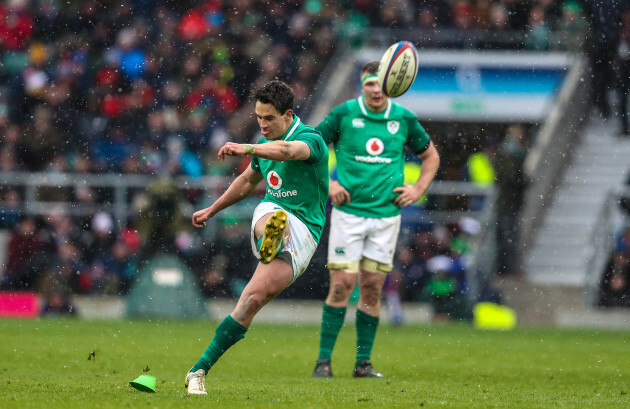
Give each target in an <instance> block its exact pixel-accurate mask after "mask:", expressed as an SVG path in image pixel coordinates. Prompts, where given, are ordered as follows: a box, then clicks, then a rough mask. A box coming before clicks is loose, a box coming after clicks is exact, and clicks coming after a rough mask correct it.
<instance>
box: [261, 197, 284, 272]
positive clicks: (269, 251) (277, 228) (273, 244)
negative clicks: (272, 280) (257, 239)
mask: <svg viewBox="0 0 630 409" xmlns="http://www.w3.org/2000/svg"><path fill="white" fill-rule="evenodd" d="M286 227H287V212H285V211H284V210H283V209H279V210H276V211H275V212H274V213H273V214H272V215H271V217H269V219H268V220H267V223H266V224H265V232H264V234H263V237H262V240H261V243H260V249H259V250H258V260H260V262H261V263H263V264H269V263H271V260H273V259H274V257H276V255H277V254H278V253H279V252H280V250H281V247H282V238H283V237H284V230H285V229H286Z"/></svg>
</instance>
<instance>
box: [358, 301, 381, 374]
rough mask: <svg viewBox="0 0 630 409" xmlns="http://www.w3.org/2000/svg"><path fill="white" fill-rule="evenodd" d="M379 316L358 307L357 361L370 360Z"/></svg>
mask: <svg viewBox="0 0 630 409" xmlns="http://www.w3.org/2000/svg"><path fill="white" fill-rule="evenodd" d="M378 321H379V318H378V317H373V316H371V315H368V314H366V313H364V312H363V311H361V310H359V309H357V362H356V364H355V365H359V362H360V361H363V360H368V361H369V360H370V356H371V355H372V345H374V337H375V336H376V328H377V327H378Z"/></svg>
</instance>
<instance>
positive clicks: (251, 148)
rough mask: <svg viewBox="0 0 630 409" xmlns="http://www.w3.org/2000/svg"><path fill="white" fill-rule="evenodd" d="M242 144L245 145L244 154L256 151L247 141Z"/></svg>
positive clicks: (251, 153)
mask: <svg viewBox="0 0 630 409" xmlns="http://www.w3.org/2000/svg"><path fill="white" fill-rule="evenodd" d="M243 146H244V147H245V155H253V154H254V152H256V148H254V145H250V144H248V143H247V144H245V145H243Z"/></svg>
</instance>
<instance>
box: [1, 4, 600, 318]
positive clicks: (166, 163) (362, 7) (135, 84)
mask: <svg viewBox="0 0 630 409" xmlns="http://www.w3.org/2000/svg"><path fill="white" fill-rule="evenodd" d="M589 3H590V1H589V0H565V1H563V0H555V1H554V0H449V1H443V0H380V1H372V0H342V1H331V0H289V1H279V0H183V1H165V0H156V1H149V0H130V1H126V2H114V1H111V0H100V1H96V0H84V1H78V0H69V1H66V2H61V1H58V0H7V1H5V2H2V4H0V50H1V55H0V58H1V63H0V172H9V171H27V172H47V173H50V172H75V173H115V174H146V175H170V176H174V175H185V176H190V177H199V176H202V175H225V174H232V173H234V172H235V171H238V170H239V168H240V167H242V166H243V164H242V163H240V162H239V161H228V162H227V163H219V162H217V160H216V150H217V148H218V147H219V146H221V145H222V144H223V143H224V142H225V141H227V140H231V141H236V142H249V141H250V140H251V138H252V137H253V136H254V135H255V134H256V133H257V124H256V120H255V118H254V117H253V115H252V113H251V111H252V110H251V106H250V105H249V104H248V101H247V97H248V94H249V90H250V89H251V88H253V87H256V86H258V85H260V84H262V83H264V82H267V81H268V80H271V79H274V78H278V79H281V80H284V81H286V82H287V83H288V84H289V85H291V87H292V88H293V89H294V91H295V93H296V111H297V113H298V115H299V114H300V113H301V112H306V109H307V108H308V107H309V105H310V104H309V98H310V97H311V96H312V95H313V93H314V91H315V86H316V83H317V81H316V79H317V78H318V77H319V76H320V74H321V73H322V71H323V70H324V68H325V67H326V65H327V63H328V61H329V60H330V58H331V57H332V56H333V53H334V52H335V45H336V44H338V40H339V39H340V38H343V39H346V40H349V41H350V42H351V43H352V44H355V45H359V44H361V42H362V41H363V35H364V33H365V30H366V29H367V28H369V27H384V28H425V29H430V30H433V33H434V35H435V37H436V38H437V37H439V36H440V33H441V32H442V30H444V32H446V31H449V32H451V33H452V32H455V33H458V35H457V37H458V38H460V39H462V40H465V39H466V38H468V37H471V36H473V35H474V34H475V33H494V34H496V35H495V37H494V38H495V39H501V38H502V33H507V32H520V33H524V37H523V38H522V42H520V43H513V44H511V46H512V47H516V48H525V49H531V50H549V49H574V48H577V47H581V46H582V45H581V44H580V43H577V42H576V41H575V40H577V39H579V38H581V37H580V36H579V35H578V34H580V35H582V34H585V33H586V31H588V28H589V23H588V20H589V19H591V18H592V17H593V13H592V10H591V8H590V7H591V6H590V4H589ZM462 32H464V33H462ZM423 41H425V42H427V44H428V45H430V43H431V39H430V38H427V39H424V40H423ZM504 45H505V44H504V42H503V40H501V41H499V42H496V41H495V40H493V39H492V37H488V36H486V40H484V42H482V43H475V44H472V45H469V44H460V46H462V47H467V46H474V47H484V48H492V47H497V46H504ZM503 134H504V130H500V131H497V135H498V136H497V138H496V139H495V140H493V141H491V142H492V143H482V144H481V145H480V146H479V147H478V149H477V150H476V152H485V151H486V150H488V151H492V152H489V153H488V157H487V160H488V161H489V160H491V159H492V160H494V151H495V150H496V149H498V148H499V147H500V145H501V143H500V140H501V139H502V138H503ZM471 153H474V152H471ZM445 154H446V152H445ZM468 159H469V158H466V159H464V160H463V161H461V163H457V165H455V166H453V167H451V168H449V167H445V170H442V171H441V174H440V175H439V178H441V179H447V180H449V179H450V180H473V181H475V180H474V178H475V175H471V174H470V173H469V169H470V163H469V162H468V161H467V160H468ZM482 159H483V158H482ZM445 162H448V161H445ZM476 176H479V175H476ZM478 182H479V183H482V184H483V183H487V181H485V182H484V181H478ZM167 190H168V189H167ZM161 192H162V193H163V191H161ZM22 193H23V192H21V191H19V189H14V188H10V187H8V186H5V187H2V188H1V189H0V204H3V205H5V208H6V207H7V206H8V207H11V205H14V204H16V203H19V202H20V201H21V200H23V198H22V197H21V195H22ZM57 193H58V192H57ZM66 194H67V195H70V199H69V200H74V201H78V202H95V203H97V202H98V194H97V192H95V191H93V190H91V189H90V188H89V187H85V188H84V189H83V188H82V189H75V190H73V191H71V192H70V191H69V192H66ZM149 196H150V195H149ZM175 196H177V195H175ZM65 197H66V198H67V197H68V196H65ZM54 199H55V200H59V197H55V198H54ZM61 199H62V200H65V199H64V197H62V198H61ZM180 199H181V198H180V197H178V198H177V199H176V200H175V201H176V202H177V204H176V205H175V206H174V207H172V208H171V210H172V211H173V212H174V213H173V214H177V215H178V217H173V224H172V225H167V226H164V225H161V224H164V223H160V221H163V220H166V219H165V218H164V217H163V215H162V217H161V219H160V217H158V219H160V220H157V221H155V223H154V224H155V225H154V226H153V227H152V226H147V225H146V223H147V220H151V217H150V216H147V215H150V214H151V212H152V210H151V209H150V207H151V203H149V205H147V206H148V207H145V208H143V209H136V210H138V211H139V212H138V214H137V215H136V216H137V217H135V218H132V220H130V222H129V224H128V225H126V226H117V225H116V222H115V221H114V220H113V218H112V215H111V214H108V213H106V212H102V211H101V212H97V213H96V214H93V215H90V216H86V217H77V216H73V215H71V214H68V213H67V212H65V211H64V209H59V208H54V209H50V211H49V212H48V213H46V214H43V215H41V216H38V217H32V216H28V215H23V214H16V213H10V212H9V213H7V212H3V214H1V215H0V224H2V226H3V227H5V228H9V229H10V230H11V238H10V241H9V245H8V252H7V261H6V263H5V271H4V274H3V284H2V285H3V287H4V288H31V289H38V290H40V291H42V292H47V293H50V294H52V295H54V296H55V297H56V296H58V294H60V293H64V292H65V293H84V294H125V293H126V291H127V290H128V289H129V285H130V283H131V282H132V281H133V278H134V274H135V273H136V272H137V271H138V263H142V260H143V259H145V258H146V257H148V256H149V255H150V253H151V249H152V248H153V249H157V248H165V247H164V246H167V247H169V246H170V247H172V250H173V251H175V252H177V253H178V254H179V255H180V256H182V257H183V258H184V259H187V260H196V261H195V263H192V269H193V271H194V273H195V274H196V276H197V277H198V279H199V282H200V284H201V288H202V290H203V291H204V293H205V294H206V295H208V296H222V295H225V296H233V295H234V294H238V292H239V288H240V286H241V285H242V283H243V282H244V281H243V277H241V276H240V274H241V272H242V271H248V270H249V269H247V268H243V263H253V262H255V260H253V257H252V256H251V254H250V253H251V252H250V250H249V242H248V237H247V236H248V235H247V231H248V226H247V222H244V221H243V220H242V219H239V217H236V216H235V217H226V218H225V219H222V220H221V223H220V225H219V226H218V227H217V228H218V229H220V231H218V232H215V233H217V234H214V235H212V237H211V236H210V235H209V234H207V233H206V235H205V236H204V235H203V234H196V233H193V232H191V231H190V230H191V229H190V227H189V225H190V223H189V222H188V220H187V219H186V220H184V219H185V218H182V217H179V216H182V215H183V214H185V213H186V211H187V210H186V206H188V210H190V206H191V205H194V206H197V205H198V204H199V203H198V202H197V201H198V200H201V199H199V198H198V197H194V198H192V199H191V198H190V197H187V198H184V199H185V200H183V201H182V202H181V203H180ZM156 200H157V201H158V202H159V199H156ZM152 203H153V204H154V203H155V202H152ZM171 204H172V203H171ZM430 205H431V204H430V203H429V206H430ZM173 209H178V210H173ZM143 211H144V213H143ZM149 224H150V223H149ZM463 225H466V226H468V227H466V228H464V227H462V226H463ZM169 226H170V227H172V230H171V231H169V234H168V235H166V237H168V240H165V241H163V242H156V241H155V240H156V238H158V237H162V238H163V237H164V235H163V234H162V233H164V231H163V230H159V231H158V232H157V233H156V230H155V229H157V228H158V227H160V228H170V227H169ZM184 226H186V227H184ZM471 229H472V230H471ZM473 230H474V228H471V227H470V222H461V223H455V224H453V225H448V226H446V225H445V226H428V227H427V226H425V228H421V229H419V230H418V234H414V235H411V236H412V237H414V238H413V243H412V242H409V243H406V242H405V243H401V245H400V248H399V255H398V256H397V268H396V270H395V271H394V273H393V274H392V277H390V279H389V284H388V286H389V287H388V288H390V290H391V291H390V292H389V294H390V295H395V294H398V297H399V298H400V299H403V300H419V299H426V298H427V297H428V298H429V299H434V300H435V302H436V303H437V304H440V305H442V306H443V307H440V308H443V309H448V308H458V307H457V305H455V306H453V305H451V306H450V307H448V306H445V305H447V304H449V303H451V304H453V303H455V304H457V301H453V299H455V298H457V297H454V296H452V295H453V294H463V293H465V291H466V288H467V284H466V283H465V265H466V263H465V262H463V259H462V257H464V256H465V254H466V245H465V243H466V242H467V240H468V238H469V235H470V234H472V233H471V231H473ZM158 233H159V234H158ZM219 233H220V234H219ZM323 246H325V243H322V246H320V247H323ZM235 255H238V257H239V261H238V262H235V261H234V257H235ZM429 272H432V273H431V274H429ZM296 284H297V283H296ZM296 288H298V290H294V291H299V285H297V286H296ZM304 292H305V293H310V294H312V295H318V292H317V291H315V292H312V288H311V289H310V290H309V289H304ZM323 294H324V292H323V291H322V292H321V294H319V295H323ZM293 295H297V296H300V295H301V294H293ZM432 297H433V298H432ZM394 298H395V297H394ZM445 300H447V301H448V302H446V301H445Z"/></svg>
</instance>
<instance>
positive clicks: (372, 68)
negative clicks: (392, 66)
mask: <svg viewBox="0 0 630 409" xmlns="http://www.w3.org/2000/svg"><path fill="white" fill-rule="evenodd" d="M379 64H380V63H379V62H378V61H369V62H366V63H365V65H364V66H363V68H361V78H363V74H369V75H371V74H376V73H378V65H379Z"/></svg>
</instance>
